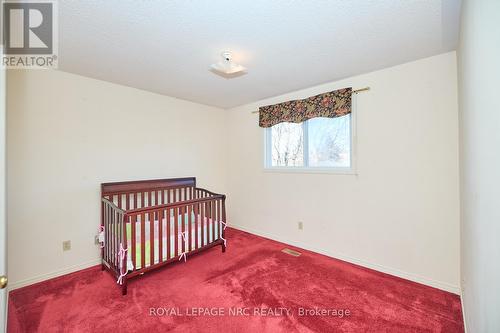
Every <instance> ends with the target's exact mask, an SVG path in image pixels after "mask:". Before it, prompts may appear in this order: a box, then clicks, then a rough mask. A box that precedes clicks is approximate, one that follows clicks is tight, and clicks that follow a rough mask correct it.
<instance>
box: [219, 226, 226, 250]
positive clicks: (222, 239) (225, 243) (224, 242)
mask: <svg viewBox="0 0 500 333" xmlns="http://www.w3.org/2000/svg"><path fill="white" fill-rule="evenodd" d="M219 223H220V225H221V227H222V225H224V228H223V229H222V230H226V227H227V224H226V222H223V221H219ZM220 239H222V240H223V241H224V247H226V243H227V241H226V239H225V238H224V237H222V235H221V236H220Z"/></svg>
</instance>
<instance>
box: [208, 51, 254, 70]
mask: <svg viewBox="0 0 500 333" xmlns="http://www.w3.org/2000/svg"><path fill="white" fill-rule="evenodd" d="M221 55H222V60H221V61H219V62H217V63H215V64H213V65H212V66H210V67H211V68H212V69H213V70H214V71H217V72H219V73H223V74H228V75H231V74H236V73H240V72H244V71H245V70H246V68H245V67H243V66H241V65H238V64H236V63H234V62H233V61H232V58H233V55H232V54H231V52H229V51H225V52H222V54H221Z"/></svg>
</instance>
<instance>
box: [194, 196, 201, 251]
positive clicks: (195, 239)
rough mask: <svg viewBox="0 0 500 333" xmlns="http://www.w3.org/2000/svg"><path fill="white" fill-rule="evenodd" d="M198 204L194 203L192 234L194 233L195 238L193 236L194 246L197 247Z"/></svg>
mask: <svg viewBox="0 0 500 333" xmlns="http://www.w3.org/2000/svg"><path fill="white" fill-rule="evenodd" d="M198 206H199V205H198V204H194V221H195V222H194V234H195V236H194V237H195V238H194V242H195V244H194V248H195V249H197V248H198V236H199V235H198V227H199V225H200V220H199V216H198V213H199V209H198Z"/></svg>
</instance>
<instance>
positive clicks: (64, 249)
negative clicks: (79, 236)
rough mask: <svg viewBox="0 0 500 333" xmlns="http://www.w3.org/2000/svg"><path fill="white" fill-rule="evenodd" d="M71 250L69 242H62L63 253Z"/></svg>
mask: <svg viewBox="0 0 500 333" xmlns="http://www.w3.org/2000/svg"><path fill="white" fill-rule="evenodd" d="M69 250H71V241H69V240H67V241H64V242H63V251H69Z"/></svg>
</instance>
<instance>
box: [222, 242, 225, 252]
mask: <svg viewBox="0 0 500 333" xmlns="http://www.w3.org/2000/svg"><path fill="white" fill-rule="evenodd" d="M221 245H222V253H225V252H226V245H224V243H222V244H221Z"/></svg>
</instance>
